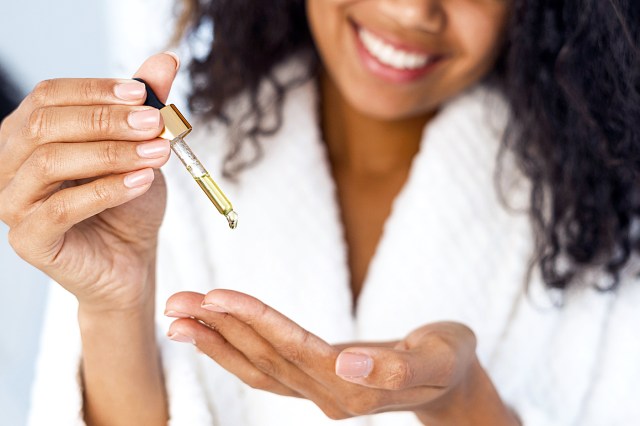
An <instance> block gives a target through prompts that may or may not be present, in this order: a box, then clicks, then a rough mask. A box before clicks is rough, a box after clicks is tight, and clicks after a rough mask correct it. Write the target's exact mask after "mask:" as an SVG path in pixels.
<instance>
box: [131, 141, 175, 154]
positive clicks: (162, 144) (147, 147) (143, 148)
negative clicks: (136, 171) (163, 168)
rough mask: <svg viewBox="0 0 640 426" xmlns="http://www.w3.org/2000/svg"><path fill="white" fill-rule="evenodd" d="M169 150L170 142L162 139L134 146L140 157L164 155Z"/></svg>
mask: <svg viewBox="0 0 640 426" xmlns="http://www.w3.org/2000/svg"><path fill="white" fill-rule="evenodd" d="M170 150H171V146H170V142H169V141H168V140H164V139H161V140H157V141H153V142H146V143H143V144H140V145H138V146H137V147H136V152H137V153H138V155H139V156H140V157H142V158H161V157H165V156H167V155H168V154H169V151H170Z"/></svg>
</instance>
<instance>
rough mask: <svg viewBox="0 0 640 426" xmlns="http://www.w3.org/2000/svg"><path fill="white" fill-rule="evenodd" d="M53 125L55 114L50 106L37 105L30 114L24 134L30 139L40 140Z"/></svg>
mask: <svg viewBox="0 0 640 426" xmlns="http://www.w3.org/2000/svg"><path fill="white" fill-rule="evenodd" d="M52 125H53V114H52V112H51V109H50V108H47V107H36V108H34V109H33V110H32V111H31V114H29V118H28V119H27V123H26V126H25V127H24V131H23V134H24V136H26V137H27V138H29V139H32V140H40V139H42V137H43V136H44V135H46V134H47V133H48V132H49V129H51V127H52Z"/></svg>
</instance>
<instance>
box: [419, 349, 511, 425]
mask: <svg viewBox="0 0 640 426" xmlns="http://www.w3.org/2000/svg"><path fill="white" fill-rule="evenodd" d="M415 414H416V415H417V417H418V418H419V419H420V421H421V422H422V423H424V424H428V425H431V426H435V425H451V424H455V425H460V426H462V425H470V426H471V425H474V426H484V425H487V426H489V425H491V426H520V425H521V422H520V421H519V419H518V416H517V415H516V414H515V412H514V411H513V410H511V409H510V408H509V407H508V406H507V405H506V404H505V403H504V402H503V401H502V398H501V397H500V395H499V394H498V391H497V389H496V388H495V386H494V385H493V383H492V382H491V379H490V378H489V376H488V374H487V373H486V371H485V370H484V368H483V367H482V365H481V364H480V361H479V360H478V359H477V357H475V359H474V360H473V362H472V364H471V365H470V366H469V371H468V373H467V374H466V376H465V378H464V379H463V380H462V381H461V382H460V383H459V384H458V385H457V386H455V387H454V388H452V389H451V390H450V392H448V393H447V394H445V395H443V396H442V397H441V398H439V399H438V400H436V401H433V402H432V403H430V404H429V406H428V407H427V408H425V409H423V410H420V411H417V412H416V413H415Z"/></svg>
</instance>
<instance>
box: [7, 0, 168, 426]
mask: <svg viewBox="0 0 640 426" xmlns="http://www.w3.org/2000/svg"><path fill="white" fill-rule="evenodd" d="M2 16H4V18H3V19H2V21H3V22H2V25H0V68H1V69H2V70H3V71H4V73H5V74H6V75H7V76H8V77H9V80H10V81H11V82H12V83H13V84H14V85H15V87H16V89H17V94H18V96H19V97H22V96H24V95H26V94H27V93H28V92H29V91H30V90H31V89H32V88H33V86H34V85H35V84H36V83H37V82H39V81H41V80H43V79H48V78H56V77H117V78H126V77H129V76H131V74H132V73H133V72H134V71H135V70H136V68H137V66H138V65H139V64H140V63H141V62H142V61H143V60H144V59H145V58H146V57H147V56H149V55H150V54H153V53H155V52H158V51H163V50H166V49H167V47H168V45H167V42H168V39H169V37H170V35H171V32H172V16H173V2H172V0H109V1H107V0H93V1H90V2H86V1H80V0H58V1H56V2H51V1H48V0H30V1H28V2H17V1H12V2H3V4H2ZM150 23H155V24H156V25H157V26H156V28H153V27H152V26H150ZM172 99H174V95H173V94H172ZM7 232H8V228H7V227H6V226H5V225H4V224H3V223H1V222H0V301H2V302H3V307H2V309H0V324H2V327H0V424H2V425H12V426H14V425H16V426H18V425H23V424H25V423H26V418H27V412H28V409H29V393H30V387H31V381H32V379H33V373H34V363H35V360H36V356H37V351H38V345H39V337H40V328H41V326H42V318H43V313H44V309H45V303H46V295H47V288H48V287H49V285H50V284H49V282H48V280H47V277H45V276H44V275H43V274H42V273H40V272H38V271H37V270H35V269H34V268H32V267H31V266H29V265H28V264H26V263H25V262H23V261H22V260H21V259H20V258H19V257H18V256H17V255H15V253H14V252H13V250H12V249H11V247H10V246H9V245H8V243H7Z"/></svg>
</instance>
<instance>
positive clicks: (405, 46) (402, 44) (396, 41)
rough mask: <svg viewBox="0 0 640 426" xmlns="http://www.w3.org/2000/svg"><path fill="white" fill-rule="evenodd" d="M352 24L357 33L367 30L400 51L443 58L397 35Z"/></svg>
mask: <svg viewBox="0 0 640 426" xmlns="http://www.w3.org/2000/svg"><path fill="white" fill-rule="evenodd" d="M352 24H353V26H354V27H355V29H356V31H359V30H360V29H365V30H367V31H369V32H370V33H371V34H373V35H375V36H376V37H378V38H380V39H381V40H383V41H384V42H385V43H387V44H389V45H391V46H393V47H395V48H396V49H398V50H404V51H405V52H409V53H415V54H418V55H426V56H432V57H433V56H443V55H442V54H441V53H436V52H434V51H433V50H431V49H427V48H425V47H424V46H416V45H415V44H411V43H410V42H407V41H406V40H402V39H401V38H400V37H398V36H397V35H395V34H392V33H388V32H383V31H379V30H377V29H372V28H369V27H365V26H364V25H360V24H358V23H357V22H355V21H352Z"/></svg>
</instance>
